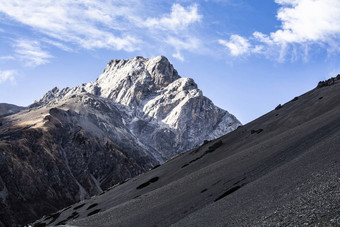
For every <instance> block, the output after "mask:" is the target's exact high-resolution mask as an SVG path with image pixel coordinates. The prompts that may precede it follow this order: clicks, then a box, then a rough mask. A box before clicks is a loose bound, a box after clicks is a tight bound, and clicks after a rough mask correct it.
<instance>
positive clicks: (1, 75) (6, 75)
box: [0, 70, 18, 84]
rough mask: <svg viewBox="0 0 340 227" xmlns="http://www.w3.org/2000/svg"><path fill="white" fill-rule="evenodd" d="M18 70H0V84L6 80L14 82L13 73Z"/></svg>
mask: <svg viewBox="0 0 340 227" xmlns="http://www.w3.org/2000/svg"><path fill="white" fill-rule="evenodd" d="M17 73H18V72H17V71H16V70H4V71H1V70H0V84H1V83H4V82H6V81H10V82H11V83H15V75H16V74H17Z"/></svg>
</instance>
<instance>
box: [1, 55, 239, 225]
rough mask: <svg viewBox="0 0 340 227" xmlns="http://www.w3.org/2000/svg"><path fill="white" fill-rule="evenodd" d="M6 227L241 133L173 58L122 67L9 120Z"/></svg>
mask: <svg viewBox="0 0 340 227" xmlns="http://www.w3.org/2000/svg"><path fill="white" fill-rule="evenodd" d="M0 123H1V126H0V151H1V152H0V195H1V197H0V226H1V225H5V226H11V225H15V224H24V223H27V222H29V221H32V220H34V219H37V218H39V217H40V216H42V215H43V214H47V213H51V212H54V211H56V210H58V209H60V208H62V207H65V206H68V205H70V204H72V203H75V202H77V201H80V200H82V199H85V198H88V197H90V196H93V195H96V194H99V193H101V192H103V191H105V190H107V189H108V188H110V187H111V186H113V185H115V184H117V183H119V182H123V181H124V180H126V179H127V178H132V177H134V176H136V175H139V174H141V173H143V172H146V171H147V170H149V169H150V168H152V167H153V166H155V165H157V164H159V163H162V162H164V161H166V160H168V159H169V158H171V157H173V156H175V155H177V154H179V153H181V152H183V151H185V150H187V149H189V148H192V147H195V146H197V145H199V144H201V143H203V141H204V140H210V139H212V138H215V137H217V136H220V135H222V134H225V133H227V132H229V131H232V130H233V129H235V128H237V127H238V126H239V125H240V122H239V121H238V120H237V119H236V118H235V117H234V116H233V115H231V114H229V113H228V112H227V111H224V110H222V109H220V108H218V107H216V106H214V105H213V103H212V102H211V101H210V100H209V99H208V98H206V97H204V96H203V95H202V92H201V91H200V90H199V89H198V88H197V85H196V84H195V83H194V81H193V80H192V79H190V78H181V77H180V76H179V75H178V73H177V71H176V70H175V69H174V68H173V66H172V65H171V64H170V62H169V61H168V60H167V59H166V58H165V57H156V58H153V59H145V58H142V57H136V58H133V59H130V60H113V61H111V62H110V63H109V64H108V65H107V67H106V68H105V70H104V72H103V73H102V74H101V75H100V76H99V78H98V79H97V80H96V81H95V82H89V83H85V84H82V85H79V86H76V87H74V88H64V89H61V90H59V89H58V88H54V89H52V90H51V91H49V92H47V93H46V94H45V95H44V96H43V97H42V98H41V99H39V100H37V101H36V102H34V103H33V104H32V105H30V106H29V108H28V109H25V110H23V111H20V112H18V113H16V114H12V115H8V116H2V117H0Z"/></svg>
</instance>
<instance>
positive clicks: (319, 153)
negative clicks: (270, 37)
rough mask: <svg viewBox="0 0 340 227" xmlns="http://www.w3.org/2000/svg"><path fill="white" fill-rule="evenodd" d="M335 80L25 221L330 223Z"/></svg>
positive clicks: (336, 216)
mask: <svg viewBox="0 0 340 227" xmlns="http://www.w3.org/2000/svg"><path fill="white" fill-rule="evenodd" d="M339 100H340V80H334V83H330V84H326V85H322V86H319V87H318V88H315V89H313V90H311V91H309V92H307V93H305V94H303V95H302V96H299V97H296V98H294V99H293V100H292V101H290V102H288V103H286V104H284V105H282V106H281V105H279V106H278V107H277V108H275V110H273V111H271V112H269V113H268V114H265V115H264V116H262V117H260V118H258V119H256V120H254V121H252V122H250V123H249V124H247V125H245V126H242V127H239V128H238V129H237V130H235V131H233V132H231V133H229V134H227V135H225V136H222V137H220V138H218V139H216V140H213V141H210V142H206V143H204V145H202V146H200V147H197V148H195V149H192V150H190V151H188V152H185V153H183V154H182V155H179V156H177V157H176V158H174V159H172V160H170V161H168V162H166V163H165V164H163V165H161V166H158V167H157V168H154V169H153V170H151V171H149V172H147V173H145V174H143V175H140V176H138V177H135V178H133V179H130V180H128V181H127V182H125V183H124V184H120V185H117V186H115V187H113V188H111V189H109V190H107V191H106V192H105V193H103V194H102V195H99V196H95V197H92V198H90V199H88V200H84V201H81V202H79V203H78V204H75V205H73V206H70V207H67V208H65V209H63V210H61V211H59V212H57V213H55V214H53V215H50V216H45V217H43V218H42V219H41V220H39V221H37V222H36V223H35V224H41V225H44V224H48V225H58V224H68V225H70V226H156V225H157V226H224V225H227V226H263V225H267V226H273V225H279V226H287V225H294V226H295V225H296V226H301V225H307V224H312V225H321V226H324V225H334V226H336V225H339V222H340V194H339V191H340V184H339V179H340V164H339V163H340V102H339Z"/></svg>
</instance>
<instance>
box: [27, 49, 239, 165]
mask: <svg viewBox="0 0 340 227" xmlns="http://www.w3.org/2000/svg"><path fill="white" fill-rule="evenodd" d="M79 94H92V95H94V96H96V97H98V98H104V99H105V100H110V101H111V104H112V105H115V106H116V107H117V108H118V109H119V110H120V111H121V112H123V113H124V114H125V115H124V116H125V118H124V119H122V120H123V121H124V125H125V126H126V128H127V129H128V130H129V131H130V132H131V134H132V135H133V136H134V137H136V138H137V139H138V140H139V141H140V142H141V143H142V144H145V145H148V146H151V149H152V150H153V151H152V155H153V156H154V157H155V158H156V159H157V160H158V161H160V162H163V161H165V160H167V159H169V158H171V157H172V156H174V155H176V154H179V153H181V152H183V151H186V150H188V149H190V148H193V147H195V146H197V145H199V144H200V143H202V142H203V141H204V140H211V139H214V138H217V137H219V136H221V135H224V134H226V133H228V132H230V131H232V130H234V129H236V128H237V127H238V126H239V125H240V122H239V121H238V120H237V119H236V118H235V117H234V116H233V115H231V114H229V113H228V112H227V111H225V110H222V109H220V108H218V107H216V106H215V105H214V104H213V103H212V102H211V100H209V99H208V98H206V97H205V96H203V94H202V91H201V90H199V89H198V88H197V85H196V83H195V82H194V81H193V79H191V78H181V77H180V76H179V75H178V73H177V71H176V70H175V69H174V67H173V65H172V64H170V62H169V61H168V59H167V58H166V57H164V56H159V57H156V58H152V59H145V58H142V57H135V58H133V59H130V60H112V61H111V62H110V63H109V64H108V65H107V67H106V68H105V70H104V72H103V73H102V74H101V75H100V76H99V78H98V79H97V80H96V81H95V82H90V83H86V84H82V85H80V86H77V87H75V88H72V89H71V88H64V89H62V90H59V89H58V88H54V89H52V90H51V91H49V92H47V93H46V95H45V96H44V97H42V98H41V99H39V100H37V101H36V102H35V103H34V104H33V105H32V106H42V105H46V104H56V103H58V102H60V101H61V100H66V99H69V98H70V97H72V96H75V95H79Z"/></svg>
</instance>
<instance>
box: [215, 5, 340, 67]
mask: <svg viewBox="0 0 340 227" xmlns="http://www.w3.org/2000/svg"><path fill="white" fill-rule="evenodd" d="M275 2H276V3H277V4H279V5H280V6H281V7H280V8H279V10H278V13H277V16H276V17H277V19H278V20H279V21H280V22H281V26H280V28H279V29H278V30H276V31H274V32H271V33H269V34H264V33H261V32H258V31H257V32H254V33H253V35H252V36H251V37H248V38H245V37H241V36H239V35H232V36H231V37H230V39H229V40H220V41H219V43H220V44H222V45H224V46H226V47H227V48H228V49H229V50H230V53H231V55H233V56H239V55H249V54H252V53H256V54H262V55H265V56H267V57H270V58H273V57H275V59H276V60H278V61H285V60H287V58H288V57H289V56H290V59H292V60H296V59H299V58H302V59H303V60H306V59H307V58H308V53H309V49H310V46H311V45H319V46H323V47H324V46H326V49H327V51H328V52H332V51H339V50H340V47H339V44H338V42H337V40H339V38H340V14H339V12H340V2H339V1H338V0H300V1H297V0H275ZM235 37H237V38H236V39H235ZM242 40H243V41H245V40H247V42H248V44H245V42H243V41H242ZM242 43H243V44H245V45H242ZM240 50H241V51H240Z"/></svg>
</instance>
